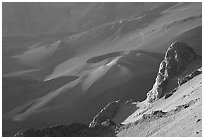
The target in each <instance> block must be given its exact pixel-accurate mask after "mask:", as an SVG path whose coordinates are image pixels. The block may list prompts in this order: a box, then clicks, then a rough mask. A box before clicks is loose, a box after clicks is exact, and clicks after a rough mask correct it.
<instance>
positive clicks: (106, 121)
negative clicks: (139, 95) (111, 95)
mask: <svg viewBox="0 0 204 139" xmlns="http://www.w3.org/2000/svg"><path fill="white" fill-rule="evenodd" d="M132 103H133V101H132V100H127V101H124V102H123V101H121V100H117V101H113V102H110V103H109V104H108V105H107V106H105V107H104V108H103V109H102V110H101V111H100V112H99V113H98V114H97V115H96V116H95V117H94V118H93V120H92V121H91V123H90V124H89V127H90V128H94V127H97V126H109V127H111V126H115V125H116V124H118V121H117V120H115V119H114V118H115V117H116V115H118V114H119V115H123V114H122V113H120V112H119V111H120V109H129V108H130V107H131V108H137V106H136V105H137V104H132ZM123 113H124V111H123Z"/></svg>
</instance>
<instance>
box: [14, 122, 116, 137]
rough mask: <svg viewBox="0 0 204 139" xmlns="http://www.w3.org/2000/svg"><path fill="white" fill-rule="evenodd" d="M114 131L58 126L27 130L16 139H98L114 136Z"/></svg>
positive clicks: (79, 125)
mask: <svg viewBox="0 0 204 139" xmlns="http://www.w3.org/2000/svg"><path fill="white" fill-rule="evenodd" d="M113 134H114V131H113V129H111V128H108V127H106V126H98V127H96V128H89V127H88V126H86V125H84V124H79V123H72V124H71V125H57V126H53V127H48V128H44V129H41V130H36V129H26V130H23V131H20V132H18V133H16V134H15V135H14V136H15V137H97V136H113Z"/></svg>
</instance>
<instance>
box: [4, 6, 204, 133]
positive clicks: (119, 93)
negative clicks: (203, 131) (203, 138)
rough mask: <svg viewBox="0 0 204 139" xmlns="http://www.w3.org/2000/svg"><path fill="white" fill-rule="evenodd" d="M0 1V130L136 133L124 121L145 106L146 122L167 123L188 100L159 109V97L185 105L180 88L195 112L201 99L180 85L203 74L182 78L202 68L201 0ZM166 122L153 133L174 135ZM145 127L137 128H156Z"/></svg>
mask: <svg viewBox="0 0 204 139" xmlns="http://www.w3.org/2000/svg"><path fill="white" fill-rule="evenodd" d="M2 8H3V10H2V16H3V21H2V22H3V30H2V34H3V35H2V106H3V107H2V133H3V136H13V135H15V134H16V133H17V132H19V131H21V130H23V131H22V132H20V133H19V134H17V135H19V136H24V131H25V135H26V134H27V133H29V135H30V136H35V135H36V136H78V135H79V136H128V134H129V132H131V134H129V136H139V134H138V133H137V132H135V131H134V130H132V129H131V128H128V127H129V126H130V127H131V124H134V122H135V121H137V120H138V119H140V118H141V117H142V115H143V114H141V113H143V112H144V113H145V114H146V115H144V117H143V118H145V119H143V120H144V121H145V123H146V122H147V123H146V125H145V124H143V120H142V122H141V123H142V125H141V127H142V126H144V128H147V127H148V126H150V125H149V123H148V122H157V120H154V118H153V121H151V120H152V118H151V117H152V116H153V117H155V114H156V115H157V112H158V113H159V115H160V114H162V116H161V118H160V119H159V120H162V119H163V120H164V121H165V120H169V118H172V117H176V115H179V114H186V110H187V111H188V108H187V109H184V110H183V108H182V110H179V111H178V112H174V111H173V108H174V107H173V105H172V107H171V109H169V108H170V106H168V110H166V109H164V107H165V108H166V107H167V106H166V104H167V103H165V102H169V103H171V104H174V103H175V105H176V106H179V105H184V103H183V102H182V104H180V103H178V102H179V101H178V102H177V101H176V100H177V98H178V99H179V98H180V95H178V94H182V95H186V96H187V95H189V96H190V97H189V99H188V100H189V101H185V103H189V102H190V101H191V100H192V102H190V104H189V105H191V103H193V104H192V105H191V106H189V108H190V107H194V106H198V109H197V110H195V112H198V113H199V112H201V111H199V110H200V108H199V107H200V104H201V101H200V100H201V98H199V99H198V100H197V98H195V99H196V100H194V98H193V95H190V94H188V91H187V90H185V91H184V92H182V91H179V90H180V89H181V90H182V88H183V86H185V84H189V86H188V87H190V86H192V87H194V88H201V85H198V84H197V83H196V84H194V82H193V81H194V80H195V79H197V78H198V77H200V76H201V75H197V76H196V77H195V78H193V79H191V80H190V81H183V80H186V79H187V80H189V78H191V76H189V77H188V76H187V75H191V73H192V72H193V71H195V70H197V69H199V68H201V67H202V4H201V3H151V2H148V3H126V2H125V3H89V2H88V3H69V2H66V3H60V2H56V3H46V2H45V3H44V2H43V3H40V2H39V3H6V2H4V3H3V6H2ZM194 74H197V73H193V75H192V76H194ZM186 76H187V77H186ZM185 77H186V78H185ZM181 82H187V83H184V84H183V85H181ZM191 82H192V84H191ZM199 82H200V80H199ZM179 85H180V86H179ZM197 85H198V86H197ZM176 87H178V89H177V90H176V89H175V90H174V91H175V92H176V93H174V91H173V92H172V90H173V89H174V88H176ZM183 89H184V88H183ZM189 89H190V88H189ZM195 91H196V90H195ZM183 93H187V94H183ZM199 93H200V92H197V93H196V94H199ZM165 98H166V99H165ZM173 98H174V99H175V100H174V99H173ZM186 98H188V97H186ZM191 98H192V99H191ZM185 100H186V99H185ZM157 107H161V108H162V109H161V111H156V110H160V109H156V108H157ZM112 110H113V111H112ZM151 111H155V113H153V114H151ZM189 113H190V112H189ZM148 114H150V115H148ZM190 115H191V114H190ZM145 116H146V117H145ZM148 117H150V120H149V118H148ZM156 117H157V116H156ZM164 117H166V118H164ZM176 118H177V117H176ZM188 118H192V117H188V116H187V119H188ZM146 119H147V121H146ZM156 119H157V118H156ZM184 119H186V118H184ZM177 120H178V121H180V120H181V119H177ZM177 120H176V121H177ZM161 122H162V121H161ZM157 124H160V122H158V123H157ZM161 124H163V123H161ZM166 124H168V123H166ZM178 124H179V123H178ZM186 124H187V123H186ZM198 124H200V122H198ZM176 125H177V123H176ZM134 126H135V129H137V128H139V126H137V125H134ZM151 126H153V125H151ZM163 126H164V124H163V125H162V126H161V128H159V127H158V128H159V129H155V128H154V127H152V129H153V130H154V129H155V130H158V131H160V130H161V129H162V127H163ZM170 126H173V125H168V127H169V128H170ZM192 126H193V124H192ZM199 126H200V125H199ZM189 127H190V126H189ZM123 128H125V129H126V130H122V129H123ZM192 128H193V130H192V131H194V129H196V132H200V131H197V128H195V127H194V126H193V127H192ZM25 129H30V130H25ZM141 129H143V127H142V128H141ZM53 130H54V131H53ZM67 130H70V132H67V133H66V135H65V132H66V131H67ZM76 130H77V132H75V131H76ZM164 130H165V129H163V131H161V133H160V132H158V133H157V132H156V131H155V132H154V133H155V135H156V134H157V135H158V136H163V135H164V136H173V133H174V132H173V131H172V132H171V133H169V134H167V133H166V134H164ZM188 130H189V129H188ZM199 130H200V129H199ZM27 131H28V132H27ZM55 131H56V132H57V133H56V134H57V135H55ZM62 131H63V133H61V132H62ZM72 131H73V132H75V133H73V132H72ZM33 132H35V133H36V134H32V133H33ZM51 132H52V133H51ZM146 132H148V131H147V130H144V132H143V133H141V136H148V135H149V136H151V135H153V134H154V133H153V131H150V132H152V134H149V133H148V134H147V133H146ZM50 133H51V134H50ZM83 133H84V134H83ZM185 134H186V136H190V134H187V133H186V132H185V133H182V134H177V133H176V134H175V136H177V135H178V136H184V135H185ZM29 135H27V136H29ZM191 135H192V136H194V134H193V133H192V134H191ZM198 136H200V133H199V134H198Z"/></svg>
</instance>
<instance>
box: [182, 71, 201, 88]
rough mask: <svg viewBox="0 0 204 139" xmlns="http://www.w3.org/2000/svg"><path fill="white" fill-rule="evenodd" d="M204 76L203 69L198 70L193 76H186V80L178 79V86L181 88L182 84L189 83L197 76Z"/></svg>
mask: <svg viewBox="0 0 204 139" xmlns="http://www.w3.org/2000/svg"><path fill="white" fill-rule="evenodd" d="M199 74H202V69H201V68H200V69H197V70H195V71H193V72H192V73H191V74H189V75H187V76H185V77H184V78H178V84H179V86H181V85H182V84H184V83H186V82H187V81H189V80H191V79H192V78H193V77H195V76H196V75H199Z"/></svg>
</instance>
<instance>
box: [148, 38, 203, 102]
mask: <svg viewBox="0 0 204 139" xmlns="http://www.w3.org/2000/svg"><path fill="white" fill-rule="evenodd" d="M197 59H201V57H200V56H199V55H197V54H196V53H195V52H194V50H193V49H192V48H191V47H190V46H189V45H188V44H187V43H184V42H175V43H172V44H171V46H170V47H169V48H168V50H167V52H166V54H165V57H164V60H163V61H162V62H161V63H160V67H159V72H158V74H157V77H156V80H155V83H154V85H153V88H152V90H150V91H149V92H148V93H147V101H148V102H152V101H154V100H156V99H157V98H161V97H162V96H164V93H163V92H164V89H165V87H166V86H167V84H168V82H169V81H170V80H171V79H172V78H173V77H176V76H179V75H180V74H181V73H182V72H183V71H184V70H185V69H186V68H187V66H188V65H189V64H190V63H192V62H193V61H195V60H197Z"/></svg>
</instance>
